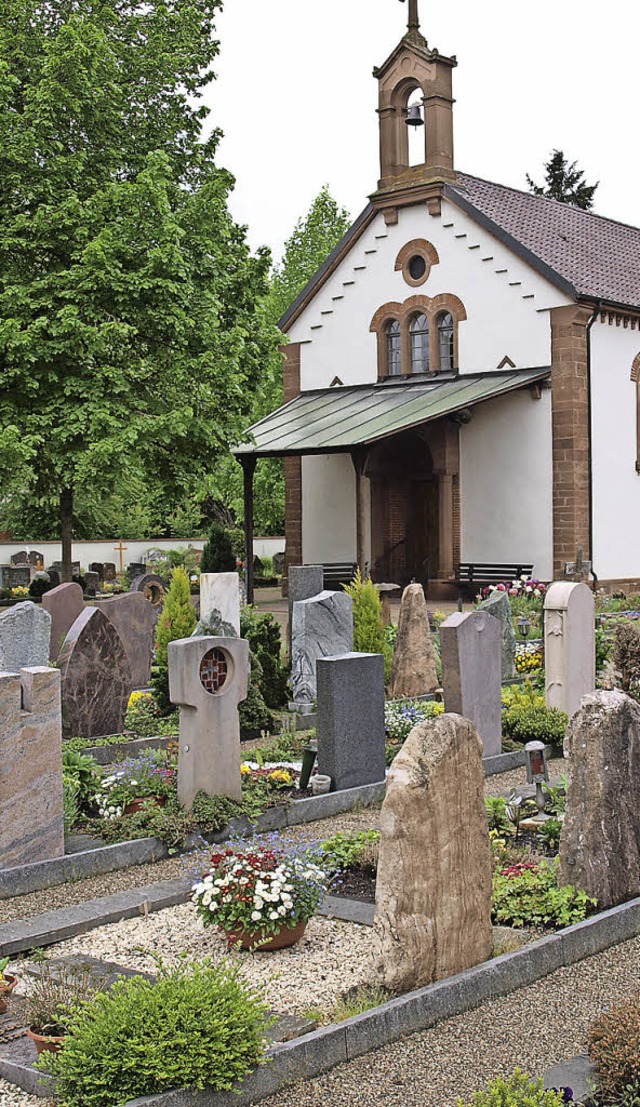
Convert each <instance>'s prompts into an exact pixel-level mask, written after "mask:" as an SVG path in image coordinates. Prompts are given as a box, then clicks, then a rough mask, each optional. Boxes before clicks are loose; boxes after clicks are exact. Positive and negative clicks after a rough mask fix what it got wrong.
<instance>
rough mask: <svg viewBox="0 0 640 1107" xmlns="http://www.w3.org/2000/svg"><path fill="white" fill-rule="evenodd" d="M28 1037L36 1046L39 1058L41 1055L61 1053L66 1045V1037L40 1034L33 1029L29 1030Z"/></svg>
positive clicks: (29, 1028)
mask: <svg viewBox="0 0 640 1107" xmlns="http://www.w3.org/2000/svg"><path fill="white" fill-rule="evenodd" d="M27 1037H28V1038H31V1041H32V1042H33V1044H34V1045H35V1047H36V1050H37V1052H38V1057H39V1056H40V1054H41V1053H59V1052H60V1050H61V1049H62V1047H63V1045H64V1035H61V1036H58V1035H55V1034H38V1033H37V1031H36V1030H32V1029H31V1027H28V1028H27Z"/></svg>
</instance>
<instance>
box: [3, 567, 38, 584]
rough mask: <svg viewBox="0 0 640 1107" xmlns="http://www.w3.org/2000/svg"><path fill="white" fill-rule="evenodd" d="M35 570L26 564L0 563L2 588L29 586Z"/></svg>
mask: <svg viewBox="0 0 640 1107" xmlns="http://www.w3.org/2000/svg"><path fill="white" fill-rule="evenodd" d="M32 572H33V570H32V568H31V566H30V565H29V563H28V562H27V563H26V564H25V565H0V588H28V587H29V585H30V584H31V574H32Z"/></svg>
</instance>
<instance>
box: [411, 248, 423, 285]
mask: <svg viewBox="0 0 640 1107" xmlns="http://www.w3.org/2000/svg"><path fill="white" fill-rule="evenodd" d="M408 268H409V276H410V277H411V279H412V280H413V281H420V280H422V278H423V277H424V275H425V273H426V271H427V263H426V261H425V260H424V258H423V257H422V254H414V255H413V257H411V258H409V266H408Z"/></svg>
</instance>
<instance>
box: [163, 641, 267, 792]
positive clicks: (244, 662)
mask: <svg viewBox="0 0 640 1107" xmlns="http://www.w3.org/2000/svg"><path fill="white" fill-rule="evenodd" d="M168 656H169V696H170V698H171V702H172V703H175V704H177V705H178V706H179V708H180V748H179V753H178V798H179V800H180V802H181V803H182V804H183V806H184V807H187V808H190V807H191V805H192V803H193V800H194V798H195V796H196V794H197V793H198V792H199V791H203V792H206V793H207V794H208V795H210V796H230V797H231V798H232V799H241V797H242V788H241V776H240V720H239V717H238V704H239V703H240V701H241V700H244V699H246V697H247V689H248V682H249V643H248V642H247V641H245V639H244V638H223V637H215V636H213V635H206V636H203V637H197V638H180V639H178V640H177V641H175V642H170V643H169V648H168Z"/></svg>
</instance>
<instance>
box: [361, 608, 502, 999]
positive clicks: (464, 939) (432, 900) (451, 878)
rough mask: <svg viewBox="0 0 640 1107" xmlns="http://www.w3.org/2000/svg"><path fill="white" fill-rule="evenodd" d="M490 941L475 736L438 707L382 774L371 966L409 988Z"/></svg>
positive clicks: (386, 980)
mask: <svg viewBox="0 0 640 1107" xmlns="http://www.w3.org/2000/svg"><path fill="white" fill-rule="evenodd" d="M486 618H490V616H488V615H487V616H486ZM491 949H492V933H491V848H490V845H489V832H488V827H487V816H486V812H485V805H484V770H483V766H482V743H481V742H480V739H479V736H478V733H477V731H476V730H475V728H474V726H473V725H472V723H470V722H469V721H468V720H467V719H461V718H460V717H459V716H458V715H441V716H439V717H438V718H435V719H431V720H429V721H426V722H423V723H420V724H419V725H418V726H416V727H414V729H413V730H412V731H411V733H410V735H409V737H408V738H407V740H406V741H405V743H404V745H403V747H402V749H401V750H400V753H399V754H398V756H397V757H396V759H395V761H394V762H393V765H392V766H391V769H390V771H389V776H388V778H387V790H386V796H385V800H384V803H383V805H382V812H381V815H380V846H379V860H378V876H377V881H376V907H375V921H374V963H375V968H376V974H377V976H378V978H379V980H380V981H381V983H382V984H383V985H384V987H386V988H389V989H390V990H391V991H393V992H404V991H410V990H412V989H414V988H420V987H423V986H424V985H426V984H431V983H432V982H433V981H434V980H443V979H444V978H445V977H448V976H453V975H454V974H455V973H458V972H462V971H463V970H464V969H468V968H471V966H472V965H477V964H479V963H480V962H481V961H486V960H487V959H488V958H489V957H490V956H491Z"/></svg>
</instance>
